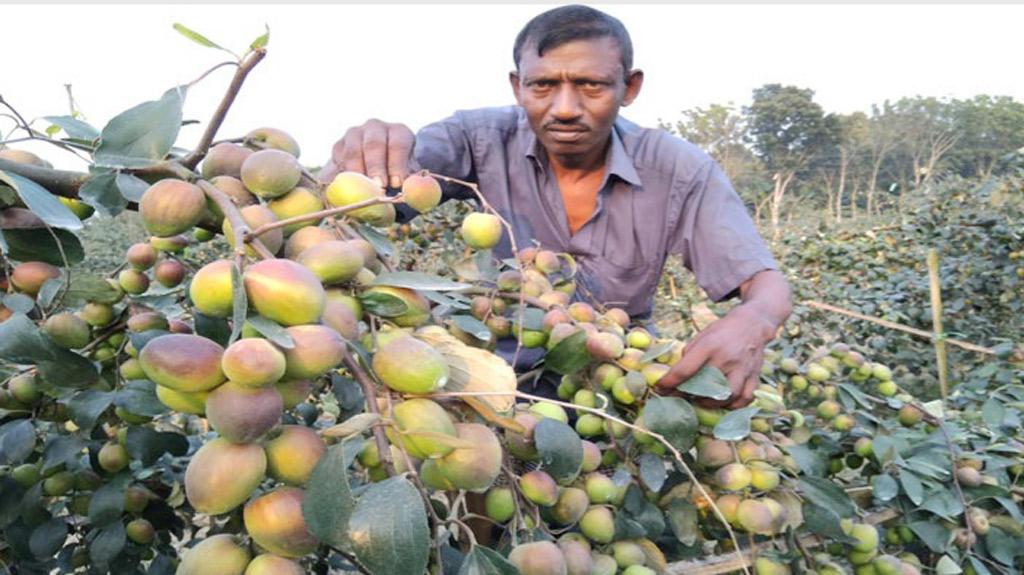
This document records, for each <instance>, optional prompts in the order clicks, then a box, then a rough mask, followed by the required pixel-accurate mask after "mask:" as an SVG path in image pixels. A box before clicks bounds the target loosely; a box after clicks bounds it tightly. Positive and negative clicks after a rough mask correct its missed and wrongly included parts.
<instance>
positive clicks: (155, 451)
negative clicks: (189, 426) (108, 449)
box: [124, 425, 188, 467]
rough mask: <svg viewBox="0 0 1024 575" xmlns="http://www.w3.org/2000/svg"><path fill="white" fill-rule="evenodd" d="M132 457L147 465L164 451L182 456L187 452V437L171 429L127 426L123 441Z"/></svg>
mask: <svg viewBox="0 0 1024 575" xmlns="http://www.w3.org/2000/svg"><path fill="white" fill-rule="evenodd" d="M124 447H125V449H127V450H128V454H129V455H131V456H132V459H138V460H140V461H141V462H142V465H143V466H145V467H149V466H150V465H153V464H154V463H156V460H157V459H160V456H161V455H163V454H164V453H170V454H171V455H175V456H182V455H185V454H186V453H188V438H186V437H185V436H184V435H181V434H180V433H174V432H171V431H154V430H152V429H150V428H148V427H142V426H140V425H133V426H131V427H129V428H128V434H127V437H126V438H125V442H124Z"/></svg>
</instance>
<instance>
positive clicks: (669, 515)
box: [665, 498, 713, 547]
mask: <svg viewBox="0 0 1024 575" xmlns="http://www.w3.org/2000/svg"><path fill="white" fill-rule="evenodd" d="M712 513H713V512H712ZM665 518H666V519H668V526H669V527H670V528H671V529H672V533H674V534H675V536H676V539H678V540H679V542H680V543H682V544H683V545H685V546H687V547H689V546H690V545H693V544H694V543H696V542H697V534H698V532H699V529H698V527H697V508H696V507H694V506H693V504H692V503H690V502H689V501H687V500H685V499H682V498H676V499H673V500H672V502H671V503H669V504H668V507H667V508H666V509H665Z"/></svg>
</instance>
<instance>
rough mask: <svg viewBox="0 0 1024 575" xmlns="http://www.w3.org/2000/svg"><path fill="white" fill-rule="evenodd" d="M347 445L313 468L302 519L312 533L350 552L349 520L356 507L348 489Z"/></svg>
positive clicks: (336, 447) (337, 447)
mask: <svg viewBox="0 0 1024 575" xmlns="http://www.w3.org/2000/svg"><path fill="white" fill-rule="evenodd" d="M345 443H346V442H344V441H342V442H341V443H337V444H335V445H332V446H331V447H330V448H328V449H327V453H325V454H324V455H323V457H321V458H320V461H319V462H317V464H316V467H314V468H313V473H312V474H311V475H310V477H309V481H308V482H307V483H306V494H305V495H304V496H303V497H302V517H303V519H305V521H306V526H307V527H308V528H309V532H310V533H312V534H313V535H314V536H316V538H317V539H319V540H320V541H323V542H324V543H327V544H328V545H331V546H332V547H337V548H339V549H347V548H348V520H349V516H350V515H351V514H352V510H353V509H354V508H355V504H356V502H355V500H354V499H353V498H352V492H351V491H350V490H349V485H348V466H349V462H348V461H347V460H346V457H345Z"/></svg>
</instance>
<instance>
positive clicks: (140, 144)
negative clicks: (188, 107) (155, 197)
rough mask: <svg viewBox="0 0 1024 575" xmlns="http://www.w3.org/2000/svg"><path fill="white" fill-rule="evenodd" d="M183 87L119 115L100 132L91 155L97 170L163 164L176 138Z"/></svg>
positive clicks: (179, 125)
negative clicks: (100, 168) (161, 162)
mask: <svg viewBox="0 0 1024 575" xmlns="http://www.w3.org/2000/svg"><path fill="white" fill-rule="evenodd" d="M185 91H186V88H185V87H184V86H178V87H175V88H171V89H170V90H168V91H166V92H164V94H163V96H161V97H160V99H159V100H154V101H149V102H143V103H142V104H139V105H138V106H135V107H133V108H129V109H128V110H125V111H124V112H121V113H120V114H118V115H117V116H115V117H114V118H113V119H111V120H110V122H108V123H107V125H106V126H105V127H104V128H103V132H102V133H101V134H100V145H99V147H98V148H97V149H96V153H95V154H94V155H93V160H94V162H95V165H96V166H97V167H106V168H141V167H146V166H150V165H153V164H155V163H157V162H159V161H160V160H163V158H164V156H166V155H167V152H168V151H170V149H171V146H173V145H174V141H175V140H176V139H177V138H178V130H179V129H180V128H181V117H182V112H181V107H182V103H183V102H184V100H185Z"/></svg>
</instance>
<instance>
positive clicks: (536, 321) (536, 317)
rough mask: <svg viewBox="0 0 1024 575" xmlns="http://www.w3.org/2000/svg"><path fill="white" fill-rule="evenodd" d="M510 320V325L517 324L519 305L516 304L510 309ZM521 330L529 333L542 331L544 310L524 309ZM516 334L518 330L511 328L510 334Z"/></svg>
mask: <svg viewBox="0 0 1024 575" xmlns="http://www.w3.org/2000/svg"><path fill="white" fill-rule="evenodd" d="M508 317H510V318H512V325H513V326H515V325H516V324H517V323H518V322H519V305H518V304H516V305H514V306H512V307H511V311H510V312H509V316H508ZM523 329H528V330H530V331H541V330H542V329H544V310H542V309H537V308H535V307H526V308H525V309H523ZM517 332H518V328H513V330H512V333H513V334H515V333H517Z"/></svg>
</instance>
